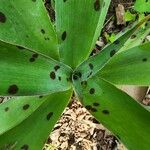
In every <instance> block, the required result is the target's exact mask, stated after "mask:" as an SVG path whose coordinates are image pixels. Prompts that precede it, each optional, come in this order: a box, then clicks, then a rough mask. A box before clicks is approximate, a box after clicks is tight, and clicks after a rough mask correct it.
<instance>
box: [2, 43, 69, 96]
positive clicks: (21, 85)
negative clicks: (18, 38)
mask: <svg viewBox="0 0 150 150" xmlns="http://www.w3.org/2000/svg"><path fill="white" fill-rule="evenodd" d="M56 67H57V68H56ZM0 70H1V73H0V95H3V96H5V95H13V96H17V95H21V96H26V95H42V94H47V93H53V92H58V91H65V90H67V89H69V88H70V86H71V85H70V82H69V77H70V74H71V69H70V68H68V67H67V66H65V65H63V64H62V63H60V62H57V61H55V60H53V59H51V58H49V57H45V56H44V55H41V54H38V53H36V52H34V51H31V50H28V49H22V48H20V47H18V46H13V45H10V44H7V43H3V42H0Z"/></svg>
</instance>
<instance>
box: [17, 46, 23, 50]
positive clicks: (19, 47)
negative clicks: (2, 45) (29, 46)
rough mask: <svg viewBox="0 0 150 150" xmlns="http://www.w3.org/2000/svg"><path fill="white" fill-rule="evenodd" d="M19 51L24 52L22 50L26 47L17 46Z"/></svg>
mask: <svg viewBox="0 0 150 150" xmlns="http://www.w3.org/2000/svg"><path fill="white" fill-rule="evenodd" d="M16 47H17V48H18V49H20V50H22V49H25V48H24V47H22V46H16Z"/></svg>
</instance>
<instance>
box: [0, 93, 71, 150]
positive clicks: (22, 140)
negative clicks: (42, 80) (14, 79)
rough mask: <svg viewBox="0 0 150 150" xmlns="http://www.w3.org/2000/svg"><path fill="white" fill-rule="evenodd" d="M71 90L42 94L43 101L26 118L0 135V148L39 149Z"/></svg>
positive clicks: (61, 110)
mask: <svg viewBox="0 0 150 150" xmlns="http://www.w3.org/2000/svg"><path fill="white" fill-rule="evenodd" d="M71 93H72V90H68V91H65V92H59V93H55V94H51V95H48V96H44V97H43V98H42V99H43V100H44V102H43V103H42V104H41V105H40V107H38V108H37V109H36V111H34V112H33V113H32V114H31V115H30V116H29V117H28V118H26V119H25V120H24V121H22V122H21V123H20V124H18V125H17V126H16V127H14V128H12V129H11V130H9V131H8V132H6V133H4V134H3V135H1V136H0V148H4V147H6V146H7V145H8V146H13V147H14V149H16V150H20V149H23V150H28V149H31V150H41V149H42V147H43V145H44V143H45V142H46V139H47V138H48V135H49V133H50V131H51V130H52V129H53V127H54V125H55V123H56V121H57V120H58V119H59V117H60V115H61V113H62V112H63V110H64V109H65V107H66V105H67V104H68V101H69V98H70V96H71Z"/></svg>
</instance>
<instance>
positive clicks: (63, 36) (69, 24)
mask: <svg viewBox="0 0 150 150" xmlns="http://www.w3.org/2000/svg"><path fill="white" fill-rule="evenodd" d="M55 3H56V4H55V5H56V7H55V8H56V30H57V32H58V37H59V41H60V42H59V43H60V58H61V60H62V61H63V62H64V63H66V64H68V65H70V66H71V67H72V68H75V67H76V66H77V65H79V64H80V63H81V62H82V61H84V60H85V59H86V58H87V57H88V56H89V54H90V52H91V50H92V49H93V47H94V45H95V42H96V40H97V38H98V36H99V34H100V31H101V29H102V27H103V23H104V20H105V17H106V14H107V10H108V7H109V4H110V0H71V1H70V0H55ZM81 53H82V55H81Z"/></svg>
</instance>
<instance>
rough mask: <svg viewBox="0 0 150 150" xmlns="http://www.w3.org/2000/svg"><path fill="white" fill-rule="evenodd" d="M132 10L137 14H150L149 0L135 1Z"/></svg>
mask: <svg viewBox="0 0 150 150" xmlns="http://www.w3.org/2000/svg"><path fill="white" fill-rule="evenodd" d="M134 9H135V10H136V11H138V12H150V0H136V2H135V4H134Z"/></svg>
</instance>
